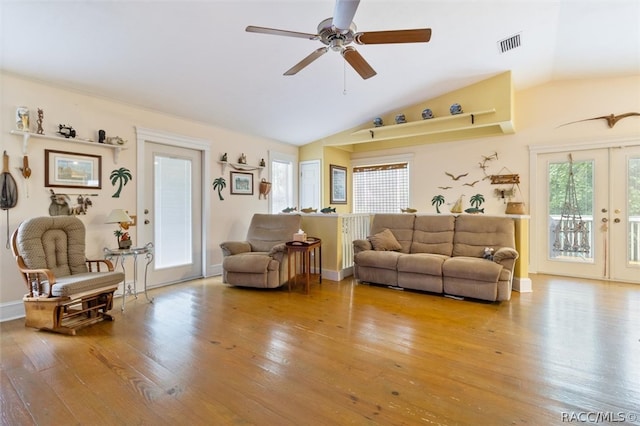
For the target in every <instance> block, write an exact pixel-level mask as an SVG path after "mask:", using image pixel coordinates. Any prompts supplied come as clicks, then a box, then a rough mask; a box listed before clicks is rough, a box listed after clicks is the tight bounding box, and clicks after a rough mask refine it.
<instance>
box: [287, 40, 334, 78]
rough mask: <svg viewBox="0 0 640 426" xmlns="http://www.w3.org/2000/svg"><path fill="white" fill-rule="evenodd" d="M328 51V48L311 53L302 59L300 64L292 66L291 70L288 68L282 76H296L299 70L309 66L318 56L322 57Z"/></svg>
mask: <svg viewBox="0 0 640 426" xmlns="http://www.w3.org/2000/svg"><path fill="white" fill-rule="evenodd" d="M328 50H329V48H328V47H321V48H319V49H316V50H314V51H313V52H311V54H310V55H309V56H307V57H306V58H304V59H303V60H301V61H300V62H298V63H297V64H295V65H294V66H292V67H291V68H289V69H288V70H287V72H285V73H284V75H294V74H297V73H298V72H299V71H300V70H302V69H303V68H304V67H306V66H307V65H309V64H310V63H311V62H313V61H315V60H316V59H318V58H319V57H320V56H322V55H324V54H325V53H327V51H328Z"/></svg>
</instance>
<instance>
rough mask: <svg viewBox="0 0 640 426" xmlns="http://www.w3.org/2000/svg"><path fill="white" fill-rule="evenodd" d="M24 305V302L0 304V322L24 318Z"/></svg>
mask: <svg viewBox="0 0 640 426" xmlns="http://www.w3.org/2000/svg"><path fill="white" fill-rule="evenodd" d="M24 317H25V312H24V303H23V302H22V300H16V301H13V302H7V303H2V304H0V322H4V321H11V320H14V319H18V318H24Z"/></svg>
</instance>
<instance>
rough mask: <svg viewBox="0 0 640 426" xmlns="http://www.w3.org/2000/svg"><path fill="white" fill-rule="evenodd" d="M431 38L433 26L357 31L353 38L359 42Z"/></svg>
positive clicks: (422, 41)
mask: <svg viewBox="0 0 640 426" xmlns="http://www.w3.org/2000/svg"><path fill="white" fill-rule="evenodd" d="M429 40H431V28H417V29H414V30H395V31H370V32H366V33H357V34H355V35H354V38H353V41H355V42H356V43H358V44H386V43H426V42H428V41H429Z"/></svg>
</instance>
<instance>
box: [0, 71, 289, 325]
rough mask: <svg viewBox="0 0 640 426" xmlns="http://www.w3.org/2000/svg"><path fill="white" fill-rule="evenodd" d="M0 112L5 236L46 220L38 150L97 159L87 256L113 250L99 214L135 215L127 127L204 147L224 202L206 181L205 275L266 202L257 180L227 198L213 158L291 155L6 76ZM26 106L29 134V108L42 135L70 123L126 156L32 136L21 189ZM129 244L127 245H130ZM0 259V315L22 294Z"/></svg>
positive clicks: (259, 141) (7, 254) (6, 259)
mask: <svg viewBox="0 0 640 426" xmlns="http://www.w3.org/2000/svg"><path fill="white" fill-rule="evenodd" d="M0 93H1V95H2V96H1V101H0V102H1V111H2V116H1V119H0V143H1V144H2V145H1V148H0V150H6V151H7V153H8V154H9V156H10V169H11V173H12V174H13V176H14V178H15V179H16V181H17V183H18V189H19V200H18V205H17V206H16V207H15V208H13V209H11V210H9V220H10V222H9V228H10V231H13V230H14V229H15V228H16V227H17V226H18V224H19V223H20V222H21V221H22V220H24V219H26V218H30V217H34V216H43V215H44V216H47V215H48V209H49V201H50V200H49V192H48V189H47V188H45V187H44V150H45V149H54V150H60V151H72V152H77V153H88V154H94V155H100V156H102V181H103V182H102V189H101V190H97V191H91V192H96V193H98V194H99V195H98V196H97V197H91V199H92V202H93V206H92V207H90V208H89V212H88V214H87V215H85V216H79V217H80V219H81V220H82V221H83V222H84V223H85V225H86V227H87V230H88V235H87V245H88V247H87V250H88V253H87V254H88V255H89V256H90V257H95V256H97V257H102V248H103V247H105V246H113V245H114V242H115V240H114V238H115V237H114V236H113V230H114V226H113V225H107V224H104V220H105V218H106V215H107V214H108V213H109V211H111V209H112V208H125V209H128V210H129V211H130V212H131V213H132V214H136V213H138V216H139V217H141V216H142V215H141V214H140V213H139V212H136V211H135V208H136V207H135V206H136V194H137V188H136V185H137V179H136V177H137V176H138V173H139V171H138V170H136V161H137V158H136V149H135V145H136V133H135V127H136V126H139V127H144V128H148V129H154V130H159V131H163V132H168V133H172V134H180V135H184V136H187V137H191V138H198V139H203V140H207V141H210V144H211V164H209V165H207V167H209V168H210V170H211V175H210V176H211V179H212V180H213V179H215V178H217V177H219V176H224V178H225V179H226V180H227V188H226V189H225V190H224V191H223V196H224V198H225V200H224V201H220V200H219V199H218V195H217V191H213V188H212V186H211V182H209V183H208V188H206V190H207V191H211V193H210V196H211V197H210V200H211V201H210V205H209V206H208V208H209V210H210V211H211V222H212V223H211V224H209V235H208V240H209V246H208V253H207V260H208V265H207V271H209V272H212V271H215V270H216V269H217V268H219V265H220V263H221V261H222V253H221V252H220V249H219V247H218V245H219V243H220V242H222V241H225V240H235V239H244V237H245V236H246V229H247V227H248V223H249V220H250V218H251V216H252V215H253V213H256V212H262V213H266V212H268V201H265V200H259V199H258V189H257V183H258V181H259V179H258V174H257V172H255V176H254V185H256V187H255V188H254V193H255V195H254V196H251V197H249V196H240V195H230V194H229V169H228V168H227V170H225V172H224V175H222V172H221V168H220V165H219V164H218V163H217V162H216V161H217V160H218V158H219V156H220V155H221V154H222V153H224V152H228V155H229V158H230V160H232V161H235V160H234V158H236V157H238V156H239V155H240V154H241V153H242V152H244V153H245V154H246V155H247V157H248V161H249V162H250V163H251V164H257V163H258V162H259V161H260V158H265V160H266V159H267V158H268V153H269V151H278V152H282V153H285V154H290V155H297V152H298V149H297V147H295V146H291V145H288V144H283V143H278V142H276V141H273V140H268V139H265V138H258V137H254V136H249V135H245V134H240V133H236V132H232V131H229V130H225V129H222V128H218V127H213V126H208V125H204V124H202V123H197V122H193V121H190V120H188V119H185V118H180V117H173V116H169V115H166V114H161V113H158V112H154V111H149V110H145V109H142V108H137V107H134V106H131V105H126V104H122V103H118V102H114V101H112V100H109V99H102V98H96V97H91V96H87V95H85V94H81V93H79V92H74V91H71V90H67V89H64V88H60V87H53V86H50V85H46V84H41V83H39V82H34V81H30V80H26V79H23V78H20V77H18V76H14V75H8V74H0ZM21 105H26V106H28V107H29V108H30V109H31V110H32V129H33V130H34V131H35V129H36V124H35V118H33V117H34V116H35V111H36V109H37V108H42V109H43V110H44V130H45V133H47V134H53V133H55V131H56V130H57V125H58V124H60V123H63V124H67V125H72V126H73V127H74V128H75V129H76V131H77V133H78V137H79V138H83V139H89V138H91V139H94V140H96V139H97V135H96V133H97V131H98V129H105V130H106V131H107V135H110V136H116V135H117V136H121V137H122V138H124V139H127V140H128V143H127V145H126V147H127V148H128V149H127V150H124V151H122V153H121V154H120V159H119V162H118V164H117V165H116V164H115V163H114V160H113V155H112V151H111V150H108V149H106V148H102V147H100V146H99V145H96V146H95V147H94V146H92V145H81V144H74V143H73V142H72V141H70V142H58V141H51V140H46V139H35V138H32V139H31V142H30V144H29V152H28V156H29V160H30V166H31V168H32V169H33V174H32V176H31V178H30V179H29V181H28V182H26V185H28V190H29V191H28V192H29V195H28V196H27V191H26V187H25V180H24V179H23V178H22V176H21V175H20V171H19V170H18V169H17V168H18V167H19V166H21V165H22V157H23V153H22V138H21V137H20V136H15V135H11V134H9V132H10V130H13V129H15V123H14V117H15V109H16V107H17V106H21ZM119 167H125V168H127V169H129V170H131V172H132V174H133V180H132V181H131V182H129V183H128V184H127V186H125V188H124V190H123V191H122V194H121V196H120V198H112V197H111V196H112V194H113V193H114V192H115V188H114V187H113V186H112V185H111V182H110V181H109V175H110V173H111V171H112V170H114V169H116V168H119ZM268 176H269V171H268V169H265V170H264V171H263V172H262V177H267V178H268ZM56 191H57V192H64V191H66V192H74V193H75V192H77V190H76V189H72V188H68V189H63V188H60V189H56ZM1 213H2V221H1V223H2V227H1V229H2V232H1V234H2V236H3V239H4V238H6V216H5V215H6V212H4V211H2V212H1ZM135 242H137V241H135V240H134V243H135ZM4 244H5V243H4V241H3V244H2V245H3V249H2V251H1V255H0V268H1V269H0V277H1V278H0V308H2V311H5V307H6V306H8V305H14V304H16V303H19V305H20V306H21V305H22V302H21V299H22V295H23V294H24V291H25V288H24V285H23V283H22V281H21V279H20V277H19V275H18V274H17V271H16V267H15V262H14V260H13V257H12V254H11V250H10V249H5V248H4ZM5 318H6V315H5V312H0V319H5Z"/></svg>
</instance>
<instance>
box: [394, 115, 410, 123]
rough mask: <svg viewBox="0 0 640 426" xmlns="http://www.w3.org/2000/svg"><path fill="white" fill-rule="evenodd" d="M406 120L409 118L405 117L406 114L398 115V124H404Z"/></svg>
mask: <svg viewBox="0 0 640 426" xmlns="http://www.w3.org/2000/svg"><path fill="white" fill-rule="evenodd" d="M406 122H407V119H406V118H405V116H404V114H398V115H396V124H402V123H406Z"/></svg>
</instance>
